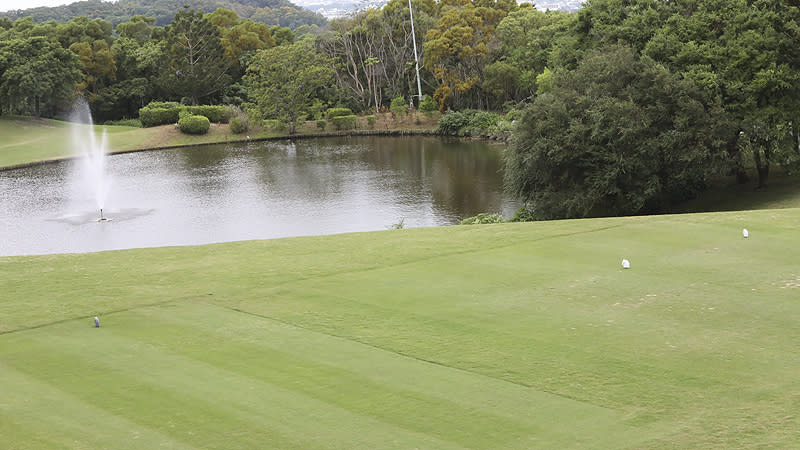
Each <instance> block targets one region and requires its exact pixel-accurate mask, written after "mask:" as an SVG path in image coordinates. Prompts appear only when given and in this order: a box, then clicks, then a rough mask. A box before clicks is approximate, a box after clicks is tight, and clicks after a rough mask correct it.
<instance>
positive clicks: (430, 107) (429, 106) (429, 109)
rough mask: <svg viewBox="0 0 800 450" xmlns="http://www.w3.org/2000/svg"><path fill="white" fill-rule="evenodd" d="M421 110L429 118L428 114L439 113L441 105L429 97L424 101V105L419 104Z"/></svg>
mask: <svg viewBox="0 0 800 450" xmlns="http://www.w3.org/2000/svg"><path fill="white" fill-rule="evenodd" d="M419 110H420V111H422V112H423V113H426V114H425V115H426V116H427V115H428V113H435V112H436V111H439V104H438V103H436V100H434V99H433V96H432V95H429V96H427V97H425V99H423V100H422V103H420V104H419Z"/></svg>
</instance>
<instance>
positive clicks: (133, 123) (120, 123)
mask: <svg viewBox="0 0 800 450" xmlns="http://www.w3.org/2000/svg"><path fill="white" fill-rule="evenodd" d="M103 125H110V126H117V127H136V128H141V127H142V121H141V120H139V119H121V120H107V121H105V122H103Z"/></svg>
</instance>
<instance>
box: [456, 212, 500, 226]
mask: <svg viewBox="0 0 800 450" xmlns="http://www.w3.org/2000/svg"><path fill="white" fill-rule="evenodd" d="M503 222H505V219H503V216H502V215H500V214H491V213H480V214H478V215H477V216H472V217H467V218H466V219H464V220H462V221H461V222H459V225H485V224H490V223H503Z"/></svg>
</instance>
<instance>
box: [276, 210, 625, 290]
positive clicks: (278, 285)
mask: <svg viewBox="0 0 800 450" xmlns="http://www.w3.org/2000/svg"><path fill="white" fill-rule="evenodd" d="M579 220H590V219H572V220H568V221H570V222H574V221H579ZM592 220H603V219H592ZM529 223H534V222H529ZM628 225H629V224H628V223H620V224H617V225H607V226H603V227H599V228H593V229H590V230H583V231H572V232H565V233H556V234H551V235H547V236H541V237H535V238H532V239H524V240H520V241H517V242H514V243H512V244H506V245H498V246H495V247H491V248H484V247H482V248H471V249H465V250H457V251H452V252H449V253H437V254H435V255H429V256H423V257H421V258H417V259H409V260H405V261H401V262H397V263H394V264H379V265H374V266H372V267H362V268H356V269H350V270H342V271H339V272H327V273H324V274H319V275H309V276H305V277H303V276H301V277H297V278H294V279H291V280H288V281H284V282H281V283H276V284H273V285H271V286H270V288H271V289H275V288H281V287H283V286H286V285H289V284H292V283H295V282H298V281H310V280H318V279H324V278H331V277H336V276H341V275H349V274H354V273H365V272H369V271H373V270H383V269H387V268H395V267H403V266H406V265H411V264H417V263H421V262H425V261H433V260H436V259H441V258H448V257H451V256H459V255H467V254H470V253H482V252H488V251H495V250H502V249H506V248H514V247H519V246H520V245H521V244H522V243H535V242H542V241H547V240H551V239H559V238H564V237H571V236H580V235H582V234H591V233H597V232H601V231H606V230H611V229H614V228H622V227H626V226H628ZM452 226H456V225H452ZM489 226H491V225H489ZM358 233H375V231H367V232H356V233H345V234H358ZM334 236H335V235H334ZM289 239H292V238H289Z"/></svg>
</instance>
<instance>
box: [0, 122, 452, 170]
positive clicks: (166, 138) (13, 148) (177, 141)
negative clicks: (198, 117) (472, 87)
mask: <svg viewBox="0 0 800 450" xmlns="http://www.w3.org/2000/svg"><path fill="white" fill-rule="evenodd" d="M362 122H363V123H361V124H360V127H359V131H365V130H366V131H379V130H385V131H397V130H418V129H422V130H430V129H435V128H436V118H435V117H434V118H427V117H425V116H424V115H422V114H417V115H416V116H415V117H413V118H412V117H403V118H396V119H392V118H391V116H390V115H388V114H381V115H379V116H378V117H377V120H376V123H375V124H373V125H368V124H367V123H366V121H365V119H363V118H362ZM71 127H72V125H71V124H69V123H67V122H62V121H57V120H52V119H32V118H28V117H0V136H2V143H0V167H9V166H16V165H21V164H29V163H36V162H40V161H49V160H54V159H63V158H69V157H73V156H75V150H74V149H73V145H72V129H71ZM94 128H95V133H96V135H97V136H98V137H99V136H100V135H101V134H102V133H103V130H105V131H106V133H107V139H108V144H109V151H111V152H123V151H131V150H138V149H150V148H160V147H172V146H179V145H197V144H208V143H224V142H231V141H237V140H246V139H262V138H273V137H282V136H287V134H286V131H285V130H271V129H262V128H254V129H252V130H250V131H249V132H248V133H245V134H234V133H231V131H230V127H229V126H228V125H227V124H211V129H210V130H209V132H208V133H207V134H204V135H199V136H198V135H188V134H183V133H181V132H180V131H178V130H177V129H175V127H174V126H173V125H162V126H158V127H152V128H135V127H125V126H102V125H96V126H95V127H94ZM324 131H328V132H334V131H335V130H333V129H332V126H329V127H326V130H320V129H319V128H318V127H317V126H316V122H313V121H309V122H304V123H301V124H299V125H298V128H297V134H317V133H321V132H324Z"/></svg>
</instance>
